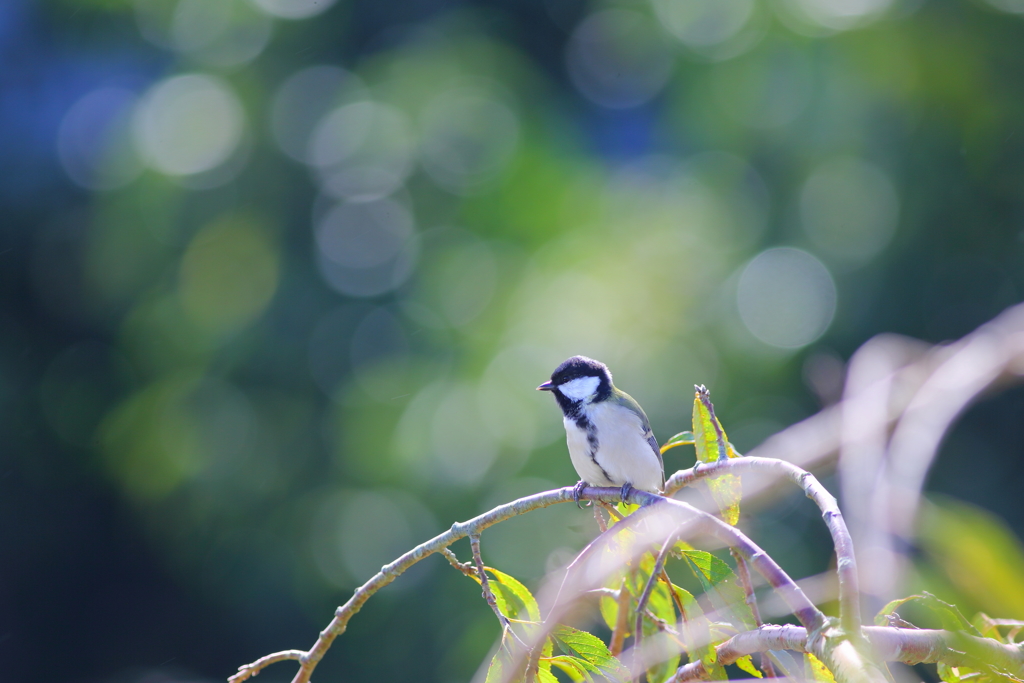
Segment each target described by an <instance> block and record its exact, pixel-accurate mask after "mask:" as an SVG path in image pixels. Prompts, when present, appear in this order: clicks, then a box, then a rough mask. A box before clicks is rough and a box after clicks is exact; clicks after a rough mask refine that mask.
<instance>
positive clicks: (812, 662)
mask: <svg viewBox="0 0 1024 683" xmlns="http://www.w3.org/2000/svg"><path fill="white" fill-rule="evenodd" d="M804 671H805V673H806V675H807V678H809V679H811V680H812V681H821V682H822V683H836V679H835V677H834V676H833V675H832V672H831V671H829V670H828V667H827V666H825V665H824V664H823V663H822V661H821V660H820V659H818V658H817V657H815V656H814V655H812V654H811V653H810V652H808V653H807V654H805V655H804Z"/></svg>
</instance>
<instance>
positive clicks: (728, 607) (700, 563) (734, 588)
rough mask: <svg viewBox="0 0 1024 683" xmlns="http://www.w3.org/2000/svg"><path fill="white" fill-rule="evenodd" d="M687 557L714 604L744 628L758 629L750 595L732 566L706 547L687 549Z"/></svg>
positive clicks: (687, 561) (685, 553)
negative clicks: (748, 597)
mask: <svg viewBox="0 0 1024 683" xmlns="http://www.w3.org/2000/svg"><path fill="white" fill-rule="evenodd" d="M683 559H684V560H685V561H686V563H687V565H689V567H690V569H691V570H692V571H693V573H694V575H695V576H696V577H697V580H698V581H700V583H701V586H702V587H703V588H704V592H706V593H707V595H708V598H710V600H711V604H712V605H714V606H715V609H716V610H718V611H719V612H720V613H721V614H722V615H723V617H725V616H728V615H732V616H734V617H735V618H736V620H737V621H738V622H739V623H738V624H735V626H736V627H737V628H739V627H742V630H752V629H754V628H756V623H755V622H754V614H753V612H751V611H750V606H749V605H748V604H747V595H746V593H745V592H744V591H743V588H741V587H740V585H739V581H738V580H737V578H736V574H735V573H734V572H733V570H732V568H730V567H729V565H728V564H726V563H725V561H724V560H722V559H721V558H719V557H716V556H715V555H712V554H711V553H709V552H707V551H706V550H684V551H683Z"/></svg>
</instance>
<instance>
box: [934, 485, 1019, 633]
mask: <svg viewBox="0 0 1024 683" xmlns="http://www.w3.org/2000/svg"><path fill="white" fill-rule="evenodd" d="M929 501H930V503H931V504H927V505H922V507H921V514H920V517H919V520H918V521H919V533H918V540H919V544H920V546H921V548H922V549H923V550H924V551H925V555H926V556H927V557H928V558H929V559H930V560H931V561H932V563H933V564H934V565H936V566H937V567H939V568H940V569H941V571H942V576H943V578H945V579H946V580H948V581H949V583H950V584H951V585H952V587H953V588H954V589H955V590H956V591H957V592H958V593H959V594H960V595H962V596H963V599H960V598H958V599H957V602H958V603H961V604H968V603H967V602H965V601H964V600H969V601H970V604H971V605H972V606H975V608H976V609H977V610H979V611H984V612H987V613H989V614H993V615H998V616H1003V617H1009V618H1011V619H1024V591H1022V590H1020V572H1021V567H1024V544H1022V543H1021V539H1020V537H1018V536H1017V534H1016V533H1014V530H1013V529H1012V528H1010V526H1009V525H1008V524H1007V523H1006V522H1005V521H1004V520H1003V519H1000V518H999V517H997V516H996V515H994V514H992V513H991V512H988V511H987V510H983V509H981V508H978V507H975V506H973V505H968V504H967V503H964V502H962V501H958V500H955V499H952V498H946V497H941V496H929Z"/></svg>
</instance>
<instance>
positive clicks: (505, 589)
mask: <svg viewBox="0 0 1024 683" xmlns="http://www.w3.org/2000/svg"><path fill="white" fill-rule="evenodd" d="M484 569H486V570H487V573H489V574H490V575H491V576H493V577H494V580H495V582H496V583H492V584H491V588H492V591H493V593H494V597H495V599H496V600H497V601H498V609H500V610H501V613H502V614H504V615H505V616H507V617H509V618H510V619H520V620H522V621H540V607H538V605H537V600H536V599H535V598H534V597H533V593H531V592H530V589H529V588H527V587H526V586H524V585H523V584H522V583H520V582H519V581H518V580H516V579H515V577H513V576H510V575H509V574H506V573H505V572H502V571H499V570H497V569H493V568H491V567H484Z"/></svg>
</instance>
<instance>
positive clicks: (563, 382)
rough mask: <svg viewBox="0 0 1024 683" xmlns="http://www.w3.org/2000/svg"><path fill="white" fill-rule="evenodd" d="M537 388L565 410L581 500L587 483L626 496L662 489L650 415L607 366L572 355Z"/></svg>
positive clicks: (660, 464)
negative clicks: (618, 385) (618, 384)
mask: <svg viewBox="0 0 1024 683" xmlns="http://www.w3.org/2000/svg"><path fill="white" fill-rule="evenodd" d="M537 390H538V391H550V392H551V393H552V394H554V396H555V400H556V401H557V402H558V406H559V407H560V408H561V409H562V416H563V419H562V422H563V424H564V425H565V434H566V443H567V444H568V446H569V458H570V460H572V465H573V467H574V468H576V473H577V474H579V475H580V481H579V483H577V484H576V486H575V488H573V500H575V501H576V504H577V505H580V494H581V493H582V491H583V487H584V486H587V485H590V486H617V487H620V490H621V494H622V499H623V500H625V499H626V497H627V496H628V495H629V492H630V491H631V490H632V489H634V488H636V489H639V490H641V491H649V492H650V493H660V492H661V490H662V489H664V487H665V465H664V462H663V461H662V458H661V449H660V448H659V447H658V441H657V439H655V438H654V433H653V432H652V431H651V424H650V422H649V421H648V420H647V415H646V414H645V413H644V410H643V408H641V407H640V404H639V403H637V402H636V401H635V400H633V397H632V396H630V395H629V394H627V393H626V392H624V391H622V390H620V389H618V388H616V386H615V385H614V384H613V383H612V373H611V372H610V371H609V370H608V366H607V365H605V364H604V363H601V362H600V361H596V360H594V359H593V358H587V357H586V356H573V357H572V358H569V359H568V360H566V361H565V362H563V363H562V364H561V365H559V366H558V367H557V368H555V371H554V372H553V373H551V379H550V380H548V381H547V382H544V383H543V384H541V385H540V386H539V387H537ZM581 507H582V506H581Z"/></svg>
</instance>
